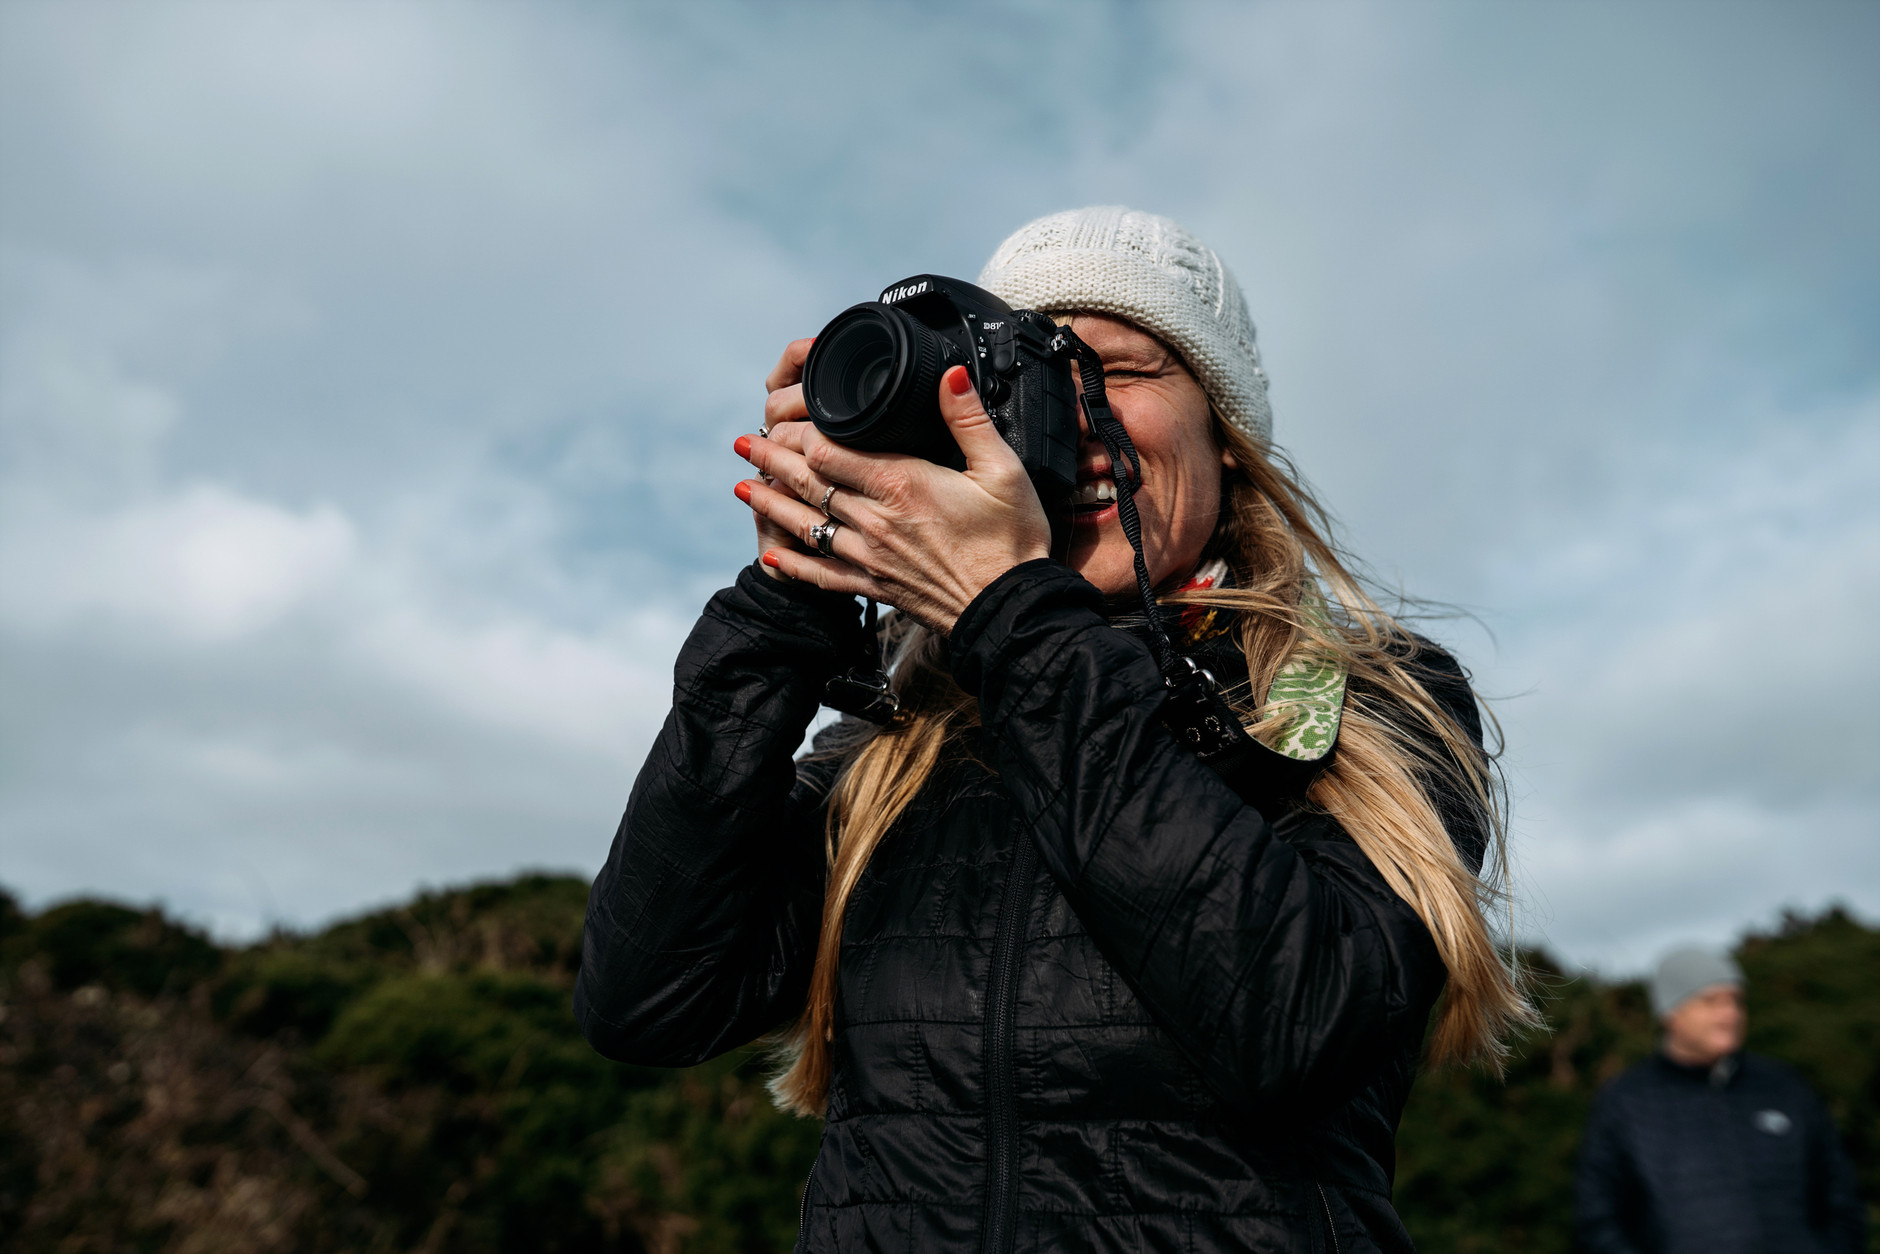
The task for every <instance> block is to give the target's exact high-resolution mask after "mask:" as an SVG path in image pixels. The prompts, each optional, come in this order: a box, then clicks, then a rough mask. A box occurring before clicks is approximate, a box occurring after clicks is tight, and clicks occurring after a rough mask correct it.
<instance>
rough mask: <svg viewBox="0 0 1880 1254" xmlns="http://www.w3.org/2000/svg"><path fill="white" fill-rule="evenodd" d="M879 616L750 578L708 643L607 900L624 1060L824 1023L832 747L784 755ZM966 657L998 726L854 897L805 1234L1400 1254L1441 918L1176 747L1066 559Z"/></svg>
mask: <svg viewBox="0 0 1880 1254" xmlns="http://www.w3.org/2000/svg"><path fill="white" fill-rule="evenodd" d="M855 617H856V615H855V610H854V604H853V602H852V601H849V600H848V599H847V598H842V599H840V601H837V600H836V599H833V598H830V597H828V596H827V595H826V594H821V593H817V592H815V591H814V590H812V589H808V588H805V587H798V586H792V585H784V584H780V583H777V582H774V581H772V580H769V579H767V578H765V577H764V576H763V575H761V574H758V573H756V572H755V571H754V570H747V571H746V572H745V573H744V574H743V575H742V576H740V578H739V580H738V582H737V585H736V586H735V587H734V588H730V589H727V590H726V591H724V592H721V593H719V594H718V595H717V596H716V597H715V598H713V600H712V602H711V604H710V605H709V606H708V607H707V608H706V611H705V615H704V617H703V618H702V619H701V620H700V621H699V624H698V626H697V627H696V628H695V629H694V630H693V633H692V635H691V637H690V639H689V640H688V642H687V643H686V646H685V648H684V650H683V651H682V652H681V654H680V656H679V661H678V665H677V682H676V687H677V696H676V702H675V705H674V708H673V710H672V712H671V714H670V715H669V716H668V718H667V720H666V724H665V727H664V729H663V730H662V731H661V733H660V736H659V739H658V741H657V742H656V743H655V745H654V747H653V750H652V752H651V754H650V755H649V757H648V759H647V762H646V765H645V767H644V769H642V771H641V772H640V775H639V777H638V779H637V780H636V782H635V784H634V788H633V795H632V798H631V800H630V802H629V804H628V807H627V813H626V817H625V818H624V819H623V820H622V823H621V827H620V831H619V834H618V835H617V836H616V837H615V841H614V846H613V850H612V853H611V854H610V856H609V858H608V861H607V864H606V866H605V868H604V869H603V870H602V872H601V874H600V876H599V878H598V879H597V880H596V881H595V884H594V889H593V892H592V895H591V897H590V899H589V906H588V918H587V928H586V934H585V936H584V939H583V957H582V967H581V972H580V978H579V981H578V984H577V987H576V993H575V1007H576V1014H577V1017H578V1018H579V1020H580V1023H581V1026H582V1029H583V1031H584V1032H585V1033H586V1034H587V1037H588V1039H589V1040H590V1041H591V1042H593V1044H594V1046H595V1047H596V1048H597V1049H599V1050H600V1051H601V1052H602V1053H603V1054H606V1055H608V1056H609V1057H613V1058H618V1059H623V1060H629V1061H632V1062H636V1063H641V1064H647V1065H656V1066H686V1065H690V1064H694V1063H698V1062H700V1061H702V1060H704V1059H707V1058H710V1057H713V1056H714V1055H717V1054H720V1053H722V1052H724V1051H726V1050H728V1049H731V1048H734V1047H736V1046H739V1045H743V1044H745V1043H746V1042H749V1041H750V1040H752V1039H753V1038H755V1037H757V1036H759V1035H760V1034H762V1033H765V1032H769V1031H771V1030H773V1029H776V1028H778V1027H780V1026H784V1025H786V1024H788V1023H789V1022H791V1021H793V1020H794V1019H795V1018H796V1017H797V1015H798V1014H799V1013H800V1012H801V1010H802V1008H803V1005H804V1001H805V995H806V990H807V987H808V983H809V976H810V970H811V966H812V964H813V961H814V957H815V950H816V939H817V929H818V926H819V924H820V920H821V916H822V904H823V889H824V875H825V865H824V844H823V815H824V801H825V797H826V794H827V792H828V790H829V788H830V785H831V783H832V780H833V778H834V775H835V772H836V770H837V768H838V766H839V761H838V760H837V759H835V758H834V757H832V756H830V755H820V754H819V755H812V756H811V757H809V758H806V759H805V760H804V761H803V762H801V763H798V762H795V761H793V760H792V754H793V753H794V752H795V750H796V749H797V747H798V745H799V744H800V743H801V741H802V737H803V734H804V730H805V728H806V727H807V725H808V724H809V721H810V719H811V717H812V716H813V715H814V714H815V712H816V709H817V704H818V698H819V696H820V694H821V692H822V689H823V684H824V682H825V681H826V680H827V679H828V678H829V677H830V675H831V674H833V673H834V672H835V669H836V666H837V664H838V659H839V658H840V657H842V656H843V651H844V650H846V649H848V648H851V647H852V646H853V633H854V632H855V630H856V628H855V626H854V619H855ZM950 647H951V659H952V667H953V672H954V675H955V677H956V678H957V679H958V681H959V682H960V684H961V685H962V686H963V687H964V688H965V690H966V691H967V692H968V693H971V694H973V695H974V696H976V697H977V699H978V702H979V706H980V710H981V714H982V718H983V721H984V730H983V732H982V733H980V734H979V735H978V737H977V739H976V741H974V742H973V743H972V745H971V750H972V752H971V753H960V754H956V755H954V757H953V758H952V759H951V760H950V761H947V762H946V763H945V764H943V765H942V766H941V767H940V768H939V769H937V770H936V772H935V773H934V776H933V777H932V778H931V780H930V781H929V782H928V784H927V786H926V788H925V790H924V791H923V792H922V793H921V794H920V795H919V796H918V797H917V798H916V799H915V801H914V803H913V804H912V805H911V806H910V807H909V810H908V811H907V813H906V814H904V815H903V817H902V818H901V820H900V822H899V823H898V824H897V825H896V826H895V828H894V829H893V831H892V832H891V833H890V835H889V836H888V837H887V838H886V839H885V840H883V842H882V843H881V845H880V846H879V848H878V849H877V850H876V852H875V854H874V857H873V859H872V860H871V861H870V863H869V864H868V867H867V870H866V872H865V874H864V876H863V878H862V880H861V881H860V883H859V884H858V885H857V887H856V888H855V890H854V893H853V895H852V896H851V898H850V901H849V905H848V910H847V914H846V917H845V919H844V923H843V941H842V950H841V964H840V967H839V969H838V972H839V974H838V979H839V984H838V994H837V1007H836V1016H835V1023H834V1039H833V1049H832V1053H833V1060H834V1063H833V1073H832V1078H831V1085H830V1099H829V1110H828V1120H827V1123H826V1125H825V1130H824V1133H823V1140H822V1146H821V1149H820V1151H819V1153H818V1155H817V1158H816V1161H815V1165H814V1168H813V1169H812V1171H811V1174H810V1179H809V1182H808V1184H807V1185H806V1186H805V1190H804V1207H803V1220H802V1228H801V1234H800V1239H799V1242H798V1248H800V1249H807V1250H844V1251H855V1250H876V1249H879V1250H889V1249H892V1250H897V1251H898V1250H923V1251H924V1250H975V1249H990V1250H998V1251H1003V1250H1011V1249H1016V1250H1026V1251H1032V1250H1097V1249H1171V1250H1177V1249H1178V1250H1186V1251H1212V1250H1273V1251H1280V1250H1285V1251H1291V1250H1298V1251H1338V1252H1339V1254H1351V1252H1354V1251H1365V1250H1392V1251H1400V1250H1408V1249H1410V1242H1409V1239H1408V1237H1407V1236H1406V1234H1405V1232H1404V1230H1403V1227H1402V1225H1401V1223H1400V1222H1399V1221H1398V1219H1397V1217H1396V1215H1395V1213H1394V1212H1393V1211H1392V1209H1391V1206H1390V1189H1391V1175H1392V1170H1393V1165H1394V1157H1393V1138H1394V1135H1395V1130H1396V1124H1397V1119H1398V1116H1399V1113H1400V1112H1401V1110H1402V1108H1403V1104H1404V1099H1405V1097H1406V1095H1407V1094H1408V1092H1409V1089H1410V1083H1411V1080H1412V1077H1413V1074H1414V1070H1415V1066H1416V1060H1417V1056H1418V1051H1419V1048H1420V1043H1421V1040H1422V1037H1423V1033H1424V1028H1425V1024H1426V1022H1427V1020H1428V1017H1429V1014H1430V1010H1431V1007H1432V1006H1433V1005H1434V1003H1435V1002H1436V999H1437V996H1438V994H1439V993H1440V991H1441V989H1442V985H1443V978H1444V969H1443V964H1442V962H1441V960H1440V958H1439V956H1438V954H1437V951H1436V948H1435V945H1434V944H1433V942H1432V941H1431V939H1430V937H1429V934H1428V932H1427V931H1426V930H1425V928H1424V925H1423V923H1422V922H1421V921H1420V920H1419V919H1418V918H1417V916H1416V914H1415V913H1414V912H1413V911H1412V910H1411V909H1410V907H1409V906H1408V905H1406V904H1405V903H1404V902H1403V901H1402V900H1401V899H1400V898H1399V897H1398V896H1397V895H1396V894H1395V893H1393V892H1392V891H1391V890H1390V889H1389V888H1388V887H1387V886H1386V885H1385V883H1384V881H1383V879H1382V878H1381V877H1380V876H1379V875H1378V873H1377V872H1376V870H1375V869H1373V867H1372V865H1371V863H1370V862H1369V861H1368V860H1367V859H1366V858H1365V856H1364V854H1363V853H1361V852H1360V851H1359V849H1358V847H1357V845H1355V844H1354V843H1353V842H1352V841H1351V839H1350V837H1348V836H1347V835H1346V834H1345V833H1344V831H1342V830H1341V829H1340V828H1339V826H1338V825H1337V824H1336V823H1335V822H1333V821H1332V820H1330V819H1329V818H1327V817H1325V816H1323V815H1320V814H1314V813H1310V812H1308V811H1306V810H1304V809H1302V808H1300V807H1299V806H1297V805H1296V804H1287V805H1285V806H1280V805H1272V806H1271V807H1270V808H1271V809H1273V810H1274V811H1275V812H1274V813H1272V814H1271V815H1265V814H1262V813H1261V812H1260V811H1259V810H1256V809H1254V808H1253V807H1251V806H1249V805H1247V804H1245V803H1243V801H1242V800H1241V798H1240V797H1239V796H1238V795H1237V794H1236V792H1235V791H1234V789H1232V788H1230V787H1228V786H1227V785H1226V784H1225V783H1223V781H1222V779H1221V778H1220V777H1219V776H1217V775H1216V774H1214V772H1212V771H1211V770H1210V769H1209V768H1208V767H1207V766H1204V765H1203V764H1202V763H1201V762H1200V761H1199V760H1198V759H1196V758H1195V757H1194V756H1193V754H1191V753H1189V752H1187V751H1186V750H1184V749H1182V748H1180V747H1178V746H1177V745H1176V743H1175V742H1174V740H1173V738H1172V737H1171V736H1170V734H1169V733H1168V732H1167V731H1166V730H1165V729H1164V728H1163V727H1162V726H1161V725H1160V724H1159V723H1158V722H1157V721H1156V717H1155V716H1156V712H1157V710H1158V708H1159V707H1160V705H1161V703H1162V699H1163V697H1162V694H1163V691H1164V688H1163V683H1162V678H1161V675H1160V673H1159V672H1158V671H1157V668H1156V665H1155V663H1154V661H1153V660H1152V658H1151V656H1150V653H1149V650H1148V649H1147V647H1146V646H1145V645H1144V644H1143V643H1142V642H1141V641H1140V640H1138V639H1136V638H1135V637H1133V636H1131V635H1129V634H1128V633H1126V632H1124V631H1119V630H1117V629H1115V628H1113V627H1112V626H1111V625H1110V624H1109V623H1108V621H1107V620H1106V619H1105V617H1104V603H1103V600H1102V597H1101V596H1100V594H1099V593H1098V592H1097V590H1096V589H1095V588H1094V587H1092V586H1091V585H1090V584H1089V583H1088V582H1086V581H1085V580H1084V579H1083V578H1082V577H1081V576H1079V575H1077V574H1076V573H1074V572H1072V571H1071V570H1069V569H1068V568H1066V567H1063V566H1061V565H1058V564H1056V563H1052V562H1049V561H1038V562H1030V563H1026V564H1025V565H1023V566H1020V567H1017V568H1016V569H1014V570H1012V571H1010V572H1008V573H1007V574H1005V575H1004V576H1002V577H1001V578H999V579H998V580H996V581H995V582H994V583H993V584H992V585H991V586H990V587H988V588H987V589H986V590H985V592H984V593H982V594H981V595H980V597H979V598H978V599H977V600H976V601H975V602H974V603H973V604H972V606H970V607H969V608H968V609H967V611H966V613H965V614H964V615H962V617H961V618H960V620H959V622H958V624H957V625H956V627H955V629H954V632H953V635H952V637H951V641H950ZM1234 656H1235V657H1238V656H1239V655H1238V653H1237V652H1235V654H1234ZM1429 661H1430V663H1431V665H1432V666H1433V667H1436V668H1439V671H1440V673H1438V672H1437V671H1433V672H1432V674H1433V676H1434V679H1433V681H1432V687H1433V689H1434V690H1435V691H1436V693H1437V695H1438V699H1440V700H1443V701H1444V702H1445V703H1446V704H1449V705H1451V706H1452V707H1453V710H1454V713H1455V714H1456V716H1457V717H1458V718H1459V719H1461V720H1462V721H1463V726H1464V727H1465V728H1468V729H1470V730H1471V731H1472V732H1474V733H1476V734H1477V736H1478V739H1479V723H1478V722H1477V720H1476V714H1475V710H1474V707H1473V699H1472V698H1471V697H1470V696H1469V693H1468V688H1467V684H1466V683H1465V682H1464V681H1463V679H1462V678H1461V675H1460V673H1459V671H1458V670H1457V669H1456V668H1455V664H1454V663H1453V662H1452V661H1450V660H1449V659H1448V657H1447V655H1443V654H1440V653H1433V655H1432V656H1431V658H1430V659H1429ZM1241 668H1242V671H1241V673H1242V674H1244V673H1245V664H1244V662H1242V663H1241ZM1216 673H1217V674H1226V673H1229V672H1228V671H1226V670H1225V669H1222V670H1218V671H1217V672H1216ZM1274 756H1277V755H1274ZM1465 856H1468V857H1470V858H1472V859H1473V860H1474V861H1475V863H1476V864H1478V865H1479V859H1480V856H1481V848H1480V845H1479V843H1470V844H1469V847H1468V848H1467V850H1466V851H1465ZM1040 870H1042V871H1043V873H1042V874H1040V873H1039V872H1040Z"/></svg>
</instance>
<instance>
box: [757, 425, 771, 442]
mask: <svg viewBox="0 0 1880 1254" xmlns="http://www.w3.org/2000/svg"><path fill="white" fill-rule="evenodd" d="M757 438H758V439H760V440H768V439H769V438H770V428H769V427H768V426H763V427H759V428H758V429H757Z"/></svg>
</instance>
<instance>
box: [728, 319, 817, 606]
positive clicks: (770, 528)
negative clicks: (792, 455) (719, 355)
mask: <svg viewBox="0 0 1880 1254" xmlns="http://www.w3.org/2000/svg"><path fill="white" fill-rule="evenodd" d="M815 342H816V341H815V340H814V339H807V340H792V341H791V342H790V345H789V347H788V348H785V349H784V350H783V356H782V357H779V358H778V359H777V364H776V366H775V367H774V368H773V369H772V370H771V372H770V375H769V377H767V378H766V379H765V380H764V390H765V391H767V392H769V393H770V395H769V396H768V397H766V398H765V400H764V426H765V427H766V428H767V429H769V430H771V431H775V430H776V429H777V426H778V424H779V423H785V422H806V421H808V420H809V407H808V406H807V405H805V404H804V403H803V361H804V359H805V358H807V357H808V356H809V346H810V345H811V344H814V343H815ZM738 439H739V441H740V442H743V441H745V440H747V439H748V437H746V436H739V437H738ZM738 456H740V457H742V456H744V449H743V448H742V447H740V448H739V449H738ZM770 486H771V487H773V488H775V489H776V490H777V491H779V492H789V491H790V489H789V487H788V486H787V485H785V484H782V483H777V482H773V483H772V484H771V485H770ZM792 495H794V494H792ZM804 503H805V504H809V505H813V504H815V502H813V501H806V502H804ZM753 516H754V517H755V518H756V519H757V553H758V556H759V557H762V556H763V555H764V554H765V553H766V552H768V551H769V550H771V549H796V550H798V551H801V552H805V553H806V552H808V551H809V550H807V549H805V548H803V542H802V541H801V540H800V539H798V538H797V536H796V535H795V534H794V533H792V532H790V531H788V530H786V529H785V528H783V527H780V526H778V525H777V524H776V523H774V522H771V521H770V520H769V519H767V518H765V517H764V516H763V515H762V514H758V513H755V512H754V511H753ZM757 568H758V569H759V570H761V571H763V572H764V573H765V574H766V575H769V576H770V577H771V578H772V579H775V580H778V581H779V582H783V583H787V582H789V579H790V577H789V576H788V575H786V574H784V573H783V572H782V571H780V570H777V569H776V568H775V567H772V566H768V565H766V564H765V563H763V562H759V563H758V564H757Z"/></svg>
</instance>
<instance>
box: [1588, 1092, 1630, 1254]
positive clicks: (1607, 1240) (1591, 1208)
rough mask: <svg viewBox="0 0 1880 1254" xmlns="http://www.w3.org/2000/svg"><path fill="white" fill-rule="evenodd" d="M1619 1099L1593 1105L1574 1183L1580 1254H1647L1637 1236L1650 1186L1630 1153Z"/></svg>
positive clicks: (1606, 1096) (1611, 1095) (1606, 1095)
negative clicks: (1640, 1178) (1642, 1180)
mask: <svg viewBox="0 0 1880 1254" xmlns="http://www.w3.org/2000/svg"><path fill="white" fill-rule="evenodd" d="M1618 1107H1619V1098H1618V1095H1617V1094H1616V1093H1615V1092H1614V1091H1613V1090H1612V1089H1611V1088H1607V1089H1606V1090H1605V1091H1603V1092H1601V1093H1600V1095H1599V1096H1598V1098H1597V1099H1595V1100H1594V1102H1593V1112H1592V1114H1591V1116H1590V1117H1589V1118H1588V1119H1587V1121H1586V1133H1585V1135H1584V1137H1583V1138H1582V1139H1581V1141H1580V1159H1579V1163H1578V1164H1577V1166H1576V1167H1575V1170H1574V1179H1573V1239H1574V1247H1573V1248H1574V1249H1575V1250H1578V1251H1579V1252H1580V1254H1643V1250H1644V1247H1643V1246H1641V1245H1640V1244H1638V1243H1637V1242H1636V1241H1635V1240H1634V1239H1633V1238H1634V1236H1635V1235H1636V1232H1637V1229H1638V1228H1639V1226H1640V1225H1641V1223H1642V1221H1643V1211H1644V1186H1643V1184H1642V1182H1641V1181H1640V1180H1639V1178H1638V1172H1637V1171H1636V1170H1635V1169H1634V1167H1633V1165H1632V1156H1631V1153H1630V1152H1629V1151H1628V1150H1627V1149H1626V1145H1625V1134H1624V1130H1623V1126H1622V1125H1623V1115H1622V1113H1621V1112H1620V1110H1619V1109H1618Z"/></svg>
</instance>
